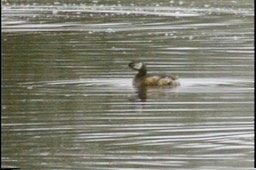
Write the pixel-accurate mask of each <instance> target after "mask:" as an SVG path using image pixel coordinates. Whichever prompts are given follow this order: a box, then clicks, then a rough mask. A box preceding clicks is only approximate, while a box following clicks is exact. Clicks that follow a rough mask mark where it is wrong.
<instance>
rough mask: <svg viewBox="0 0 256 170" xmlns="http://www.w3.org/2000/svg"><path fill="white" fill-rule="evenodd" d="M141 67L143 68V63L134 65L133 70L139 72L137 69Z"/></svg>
mask: <svg viewBox="0 0 256 170" xmlns="http://www.w3.org/2000/svg"><path fill="white" fill-rule="evenodd" d="M142 66H143V63H142V62H139V63H134V66H133V68H135V69H137V70H139V69H141V68H142Z"/></svg>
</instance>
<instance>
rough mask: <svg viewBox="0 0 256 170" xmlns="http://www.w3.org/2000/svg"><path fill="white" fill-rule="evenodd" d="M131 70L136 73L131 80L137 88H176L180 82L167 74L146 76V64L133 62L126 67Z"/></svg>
mask: <svg viewBox="0 0 256 170" xmlns="http://www.w3.org/2000/svg"><path fill="white" fill-rule="evenodd" d="M128 66H129V67H130V68H131V69H132V70H135V71H138V73H137V74H136V75H135V77H134V79H133V85H134V86H137V87H150V86H153V87H154V86H159V87H164V86H169V87H176V86H179V85H180V82H179V80H178V78H177V77H176V76H173V75H167V74H147V67H146V64H144V63H143V62H136V61H133V62H131V63H129V65H128Z"/></svg>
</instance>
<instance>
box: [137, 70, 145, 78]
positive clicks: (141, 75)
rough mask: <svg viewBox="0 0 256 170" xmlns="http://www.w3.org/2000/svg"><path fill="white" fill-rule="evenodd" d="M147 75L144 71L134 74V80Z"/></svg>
mask: <svg viewBox="0 0 256 170" xmlns="http://www.w3.org/2000/svg"><path fill="white" fill-rule="evenodd" d="M146 74H147V71H146V70H140V71H139V72H138V73H137V74H136V78H141V77H143V76H145V75H146Z"/></svg>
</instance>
